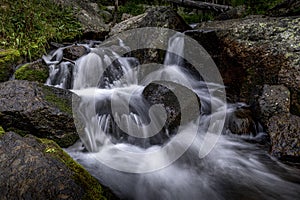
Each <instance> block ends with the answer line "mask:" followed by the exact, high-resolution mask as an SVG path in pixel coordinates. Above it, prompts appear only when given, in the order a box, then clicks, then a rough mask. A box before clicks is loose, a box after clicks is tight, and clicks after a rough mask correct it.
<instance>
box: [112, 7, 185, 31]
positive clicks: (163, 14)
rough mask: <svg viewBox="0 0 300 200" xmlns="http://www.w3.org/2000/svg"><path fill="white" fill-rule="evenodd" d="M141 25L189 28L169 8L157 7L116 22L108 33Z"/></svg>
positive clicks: (176, 28) (183, 29)
mask: <svg viewBox="0 0 300 200" xmlns="http://www.w3.org/2000/svg"><path fill="white" fill-rule="evenodd" d="M142 27H162V28H169V29H173V30H176V31H179V32H183V31H185V30H189V29H191V28H190V26H189V25H187V24H186V23H185V21H184V20H183V19H182V18H181V17H180V16H179V15H178V14H177V13H176V12H175V11H174V10H172V9H171V8H169V7H157V8H152V9H149V10H147V11H146V13H144V14H141V15H138V16H135V17H132V18H129V19H128V20H125V21H123V22H121V23H118V24H116V25H115V26H114V27H113V28H112V29H111V31H110V33H109V35H115V34H117V33H121V32H123V31H126V30H129V29H135V28H142Z"/></svg>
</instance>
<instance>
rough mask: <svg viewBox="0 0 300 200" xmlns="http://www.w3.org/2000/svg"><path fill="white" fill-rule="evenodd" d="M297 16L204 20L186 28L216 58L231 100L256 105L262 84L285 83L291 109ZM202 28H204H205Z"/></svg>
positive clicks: (297, 73) (295, 104)
mask: <svg viewBox="0 0 300 200" xmlns="http://www.w3.org/2000/svg"><path fill="white" fill-rule="evenodd" d="M299 22H300V18H299V17H285V18H271V17H261V16H249V17H247V18H244V19H235V20H227V21H214V22H205V23H202V24H200V25H199V26H198V27H197V29H198V30H197V31H192V32H187V33H186V34H187V35H189V36H191V37H193V38H194V39H196V40H197V41H199V43H200V44H201V45H202V46H203V47H204V48H205V49H206V50H207V51H208V53H210V55H211V56H212V58H213V59H214V61H215V62H216V64H217V66H218V68H219V70H220V72H221V75H222V77H223V81H224V84H225V85H226V86H227V88H226V92H227V94H228V96H229V97H230V98H231V100H232V101H243V102H246V103H248V104H250V105H252V106H257V102H258V98H259V96H260V95H261V93H262V90H263V86H264V85H265V84H268V85H284V86H285V87H287V88H288V89H289V90H290V92H291V112H292V113H293V114H297V113H300V112H299V107H300V106H299V105H300V104H299V98H298V94H297V91H299V90H300V88H299V86H300V82H299V81H300V79H299V77H300V70H299V67H298V66H299V62H300V59H299V57H300V53H299V52H300V51H299V48H300V46H299V44H300V36H299V34H297V32H298V31H299V30H298V25H299ZM204 30H205V31H204Z"/></svg>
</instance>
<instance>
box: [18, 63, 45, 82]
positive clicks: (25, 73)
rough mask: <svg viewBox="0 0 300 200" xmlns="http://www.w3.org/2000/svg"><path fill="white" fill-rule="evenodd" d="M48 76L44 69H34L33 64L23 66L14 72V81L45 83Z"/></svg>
mask: <svg viewBox="0 0 300 200" xmlns="http://www.w3.org/2000/svg"><path fill="white" fill-rule="evenodd" d="M48 76H49V72H48V70H47V69H46V67H43V66H41V67H35V65H34V64H25V65H23V66H22V67H20V68H19V69H17V70H16V72H15V79H18V80H28V81H37V82H40V83H45V82H46V80H47V78H48Z"/></svg>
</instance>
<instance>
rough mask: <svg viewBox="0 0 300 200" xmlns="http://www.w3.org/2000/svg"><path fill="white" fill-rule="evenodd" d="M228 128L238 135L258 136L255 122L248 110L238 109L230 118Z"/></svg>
mask: <svg viewBox="0 0 300 200" xmlns="http://www.w3.org/2000/svg"><path fill="white" fill-rule="evenodd" d="M228 128H229V130H230V131H231V133H233V134H237V135H249V134H251V135H253V136H255V135H256V130H255V122H254V120H253V118H252V113H251V111H250V110H248V109H237V110H236V111H235V112H233V113H232V114H231V115H230V117H229V122H228Z"/></svg>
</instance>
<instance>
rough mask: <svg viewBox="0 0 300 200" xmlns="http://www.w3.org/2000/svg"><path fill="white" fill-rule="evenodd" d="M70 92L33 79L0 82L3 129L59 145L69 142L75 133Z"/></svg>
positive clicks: (0, 109)
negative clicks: (32, 80)
mask: <svg viewBox="0 0 300 200" xmlns="http://www.w3.org/2000/svg"><path fill="white" fill-rule="evenodd" d="M71 95H72V93H71V92H69V91H66V90H62V89H59V88H54V87H49V86H44V85H42V84H39V83H36V82H28V81H18V80H15V81H8V82H4V83H1V84H0V121H1V125H2V126H3V128H4V129H5V130H8V131H9V130H13V131H16V132H17V133H19V134H21V135H25V134H28V133H32V134H34V135H35V136H37V137H42V138H49V139H53V140H54V141H56V142H57V143H58V144H59V145H60V146H62V147H67V146H70V145H72V144H73V143H74V142H75V141H76V140H77V139H78V135H77V132H76V127H75V125H74V122H73V117H72V107H71V105H72V101H71V99H72V96H71Z"/></svg>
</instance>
